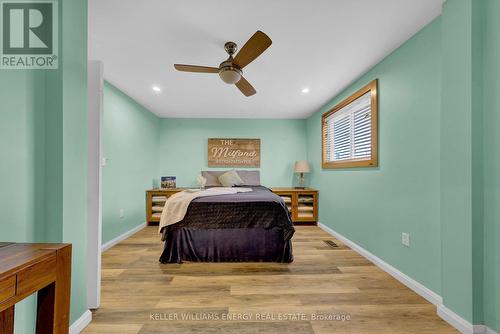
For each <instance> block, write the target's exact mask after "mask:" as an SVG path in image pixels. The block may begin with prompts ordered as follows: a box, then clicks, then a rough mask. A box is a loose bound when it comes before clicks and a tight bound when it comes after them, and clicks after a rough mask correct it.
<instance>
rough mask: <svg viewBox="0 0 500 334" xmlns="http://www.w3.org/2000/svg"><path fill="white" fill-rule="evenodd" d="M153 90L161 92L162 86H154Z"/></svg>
mask: <svg viewBox="0 0 500 334" xmlns="http://www.w3.org/2000/svg"><path fill="white" fill-rule="evenodd" d="M153 90H154V91H155V92H157V93H159V92H161V88H160V87H158V86H153Z"/></svg>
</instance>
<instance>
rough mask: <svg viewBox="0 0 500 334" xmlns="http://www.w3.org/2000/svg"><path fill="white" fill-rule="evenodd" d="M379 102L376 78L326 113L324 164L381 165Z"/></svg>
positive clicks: (342, 166) (324, 165)
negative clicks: (378, 136)
mask: <svg viewBox="0 0 500 334" xmlns="http://www.w3.org/2000/svg"><path fill="white" fill-rule="evenodd" d="M377 106H378V100H377V80H374V81H372V82H370V83H369V84H368V85H366V86H365V87H363V88H361V89H360V90H359V91H357V92H356V93H354V94H353V95H351V96H350V97H348V98H347V99H345V100H344V101H342V102H341V103H339V104H338V105H336V106H335V107H334V108H333V109H332V110H330V111H328V112H326V113H324V114H323V117H322V136H323V140H322V151H323V168H346V167H375V166H378V158H377V109H378V108H377Z"/></svg>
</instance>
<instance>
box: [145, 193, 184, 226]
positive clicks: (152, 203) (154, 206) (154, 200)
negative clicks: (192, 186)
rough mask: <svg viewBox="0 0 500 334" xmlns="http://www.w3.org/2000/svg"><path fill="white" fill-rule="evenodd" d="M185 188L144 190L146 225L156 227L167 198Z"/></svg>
mask: <svg viewBox="0 0 500 334" xmlns="http://www.w3.org/2000/svg"><path fill="white" fill-rule="evenodd" d="M186 189H187V188H172V189H151V190H146V221H147V222H148V225H157V224H158V223H159V222H160V217H161V212H162V211H163V207H164V206H165V202H166V201H167V198H169V197H170V196H172V195H173V194H176V193H178V192H180V191H183V190H186Z"/></svg>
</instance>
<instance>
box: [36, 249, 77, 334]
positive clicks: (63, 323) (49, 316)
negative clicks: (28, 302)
mask: <svg viewBox="0 0 500 334" xmlns="http://www.w3.org/2000/svg"><path fill="white" fill-rule="evenodd" d="M70 290H71V246H67V247H65V248H62V249H60V250H58V251H57V274H56V281H55V282H54V283H52V284H49V285H48V286H46V287H45V288H43V289H41V290H39V291H38V307H37V316H36V333H37V334H67V333H68V332H69V305H70V293H71V291H70Z"/></svg>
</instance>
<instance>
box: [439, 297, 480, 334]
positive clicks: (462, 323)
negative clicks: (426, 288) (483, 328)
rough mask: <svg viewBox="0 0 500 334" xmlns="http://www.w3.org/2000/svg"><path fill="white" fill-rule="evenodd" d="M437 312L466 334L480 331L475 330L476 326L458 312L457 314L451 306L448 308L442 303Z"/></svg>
mask: <svg viewBox="0 0 500 334" xmlns="http://www.w3.org/2000/svg"><path fill="white" fill-rule="evenodd" d="M437 314H438V315H439V316H440V317H441V318H442V319H443V320H444V321H446V322H447V323H449V324H450V325H452V326H453V327H455V328H456V329H457V330H459V331H460V332H461V333H464V334H473V333H478V332H476V331H475V328H474V326H473V325H472V324H471V323H470V322H468V321H467V320H465V319H464V318H462V317H461V316H459V315H458V314H456V313H455V312H453V311H452V310H450V309H449V308H447V307H446V306H444V305H442V304H441V305H438V307H437Z"/></svg>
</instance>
